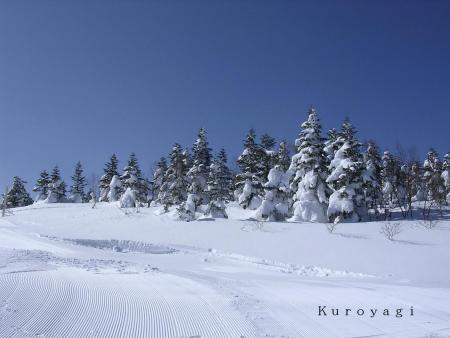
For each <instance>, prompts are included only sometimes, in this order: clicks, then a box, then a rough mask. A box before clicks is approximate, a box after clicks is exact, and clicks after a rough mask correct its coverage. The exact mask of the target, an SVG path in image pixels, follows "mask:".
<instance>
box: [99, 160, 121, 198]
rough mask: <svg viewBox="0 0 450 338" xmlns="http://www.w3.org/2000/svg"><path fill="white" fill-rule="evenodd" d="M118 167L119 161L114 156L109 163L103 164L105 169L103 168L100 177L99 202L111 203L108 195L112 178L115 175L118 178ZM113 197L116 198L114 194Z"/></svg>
mask: <svg viewBox="0 0 450 338" xmlns="http://www.w3.org/2000/svg"><path fill="white" fill-rule="evenodd" d="M118 166H119V160H118V159H117V156H116V154H113V155H112V156H111V158H110V159H109V161H108V162H107V163H106V164H105V167H104V168H103V175H102V177H100V186H99V188H100V197H99V201H100V202H112V201H111V200H110V199H109V197H108V195H109V192H110V185H111V181H112V178H113V177H114V176H115V175H117V176H119V171H118ZM113 195H114V196H117V194H116V193H113ZM116 200H117V199H116Z"/></svg>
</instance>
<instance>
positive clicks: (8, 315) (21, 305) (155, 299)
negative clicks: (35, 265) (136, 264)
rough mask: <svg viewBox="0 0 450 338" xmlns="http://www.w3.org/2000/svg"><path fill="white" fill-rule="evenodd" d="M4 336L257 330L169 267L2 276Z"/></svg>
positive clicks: (226, 334)
mask: <svg viewBox="0 0 450 338" xmlns="http://www.w3.org/2000/svg"><path fill="white" fill-rule="evenodd" d="M0 285H2V287H1V289H0V302H1V303H0V337H197V336H199V337H241V336H245V337H255V336H256V334H255V331H254V328H253V327H252V326H251V325H250V324H249V323H248V322H247V321H245V320H244V319H243V318H242V317H241V316H240V314H239V313H238V312H237V311H236V310H234V309H233V308H232V306H231V304H230V302H229V301H228V300H227V299H226V298H224V297H222V296H220V295H218V294H217V293H214V292H212V291H211V290H209V289H208V288H205V287H204V286H202V285H199V284H197V283H195V282H192V281H189V280H185V279H181V278H179V277H174V276H170V275H166V274H159V273H158V274H150V275H146V278H145V279H142V278H141V277H140V276H138V275H123V274H113V275H107V274H92V273H91V272H80V271H75V269H73V268H63V269H59V270H53V271H45V272H43V271H35V272H26V273H25V272H20V273H9V274H2V275H0Z"/></svg>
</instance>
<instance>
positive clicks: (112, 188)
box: [107, 175, 122, 202]
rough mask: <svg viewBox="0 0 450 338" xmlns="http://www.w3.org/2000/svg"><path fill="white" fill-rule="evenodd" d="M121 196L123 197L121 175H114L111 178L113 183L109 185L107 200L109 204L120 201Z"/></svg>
mask: <svg viewBox="0 0 450 338" xmlns="http://www.w3.org/2000/svg"><path fill="white" fill-rule="evenodd" d="M121 195H122V181H121V180H120V177H119V175H114V176H113V177H112V178H111V183H109V191H108V196H107V200H108V201H109V202H116V201H119V200H120V196H121Z"/></svg>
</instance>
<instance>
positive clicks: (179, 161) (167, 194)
mask: <svg viewBox="0 0 450 338" xmlns="http://www.w3.org/2000/svg"><path fill="white" fill-rule="evenodd" d="M169 157H170V164H169V167H168V168H167V170H166V173H165V175H164V179H163V184H162V186H161V188H160V190H159V194H158V200H159V202H160V203H161V204H162V205H163V206H164V209H165V210H166V211H168V210H169V207H170V206H172V205H180V204H181V203H183V202H184V201H186V197H187V188H188V181H187V178H186V173H187V171H188V164H189V154H188V153H187V152H186V151H183V149H182V148H181V146H180V145H179V144H178V143H175V144H174V146H173V147H172V151H171V153H170V155H169Z"/></svg>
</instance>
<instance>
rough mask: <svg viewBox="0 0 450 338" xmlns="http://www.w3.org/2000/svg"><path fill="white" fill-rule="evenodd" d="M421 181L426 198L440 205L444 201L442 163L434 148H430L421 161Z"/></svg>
mask: <svg viewBox="0 0 450 338" xmlns="http://www.w3.org/2000/svg"><path fill="white" fill-rule="evenodd" d="M423 181H424V186H425V194H426V199H427V200H428V201H429V202H432V203H434V204H435V205H436V206H439V207H441V206H442V205H443V204H444V203H445V201H446V194H445V187H444V179H443V177H442V163H441V161H440V160H439V156H438V154H437V152H436V151H435V150H434V149H430V151H429V152H428V154H427V158H426V160H425V161H424V163H423Z"/></svg>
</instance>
